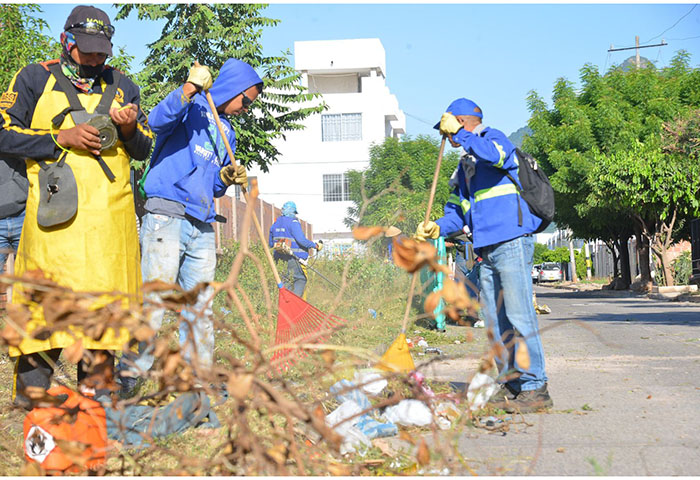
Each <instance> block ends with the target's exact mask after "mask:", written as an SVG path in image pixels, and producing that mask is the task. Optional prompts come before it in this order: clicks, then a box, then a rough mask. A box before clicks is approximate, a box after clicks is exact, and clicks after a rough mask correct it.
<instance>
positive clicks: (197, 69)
mask: <svg viewBox="0 0 700 480" xmlns="http://www.w3.org/2000/svg"><path fill="white" fill-rule="evenodd" d="M187 82H189V83H191V84H192V85H194V86H195V87H197V88H200V89H203V90H209V89H210V88H211V86H212V85H213V84H214V81H213V80H212V78H211V72H210V71H209V67H207V66H205V65H200V64H199V63H197V62H195V63H194V67H192V68H190V76H189V77H187Z"/></svg>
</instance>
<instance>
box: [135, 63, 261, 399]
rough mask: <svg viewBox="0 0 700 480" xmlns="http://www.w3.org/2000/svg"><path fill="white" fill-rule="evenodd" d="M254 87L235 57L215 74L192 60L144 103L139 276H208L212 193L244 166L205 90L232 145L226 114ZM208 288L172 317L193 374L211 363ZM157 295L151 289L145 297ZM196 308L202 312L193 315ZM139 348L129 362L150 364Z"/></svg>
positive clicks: (242, 108) (255, 91) (211, 269)
mask: <svg viewBox="0 0 700 480" xmlns="http://www.w3.org/2000/svg"><path fill="white" fill-rule="evenodd" d="M262 88H263V81H262V80H261V79H260V77H259V76H258V74H257V73H256V72H255V70H254V69H253V67H252V66H250V65H249V64H247V63H246V62H243V61H241V60H237V59H235V58H230V59H228V60H226V62H225V63H224V64H223V66H222V67H221V70H220V71H219V76H218V77H217V79H216V81H213V80H212V76H211V73H210V72H209V68H208V67H206V66H203V65H199V64H198V63H196V62H195V64H194V66H193V67H192V68H191V69H190V71H189V76H188V78H187V80H186V81H185V83H184V84H183V85H182V86H180V87H179V88H177V89H175V90H173V91H172V92H170V94H168V96H166V97H165V98H164V99H163V100H161V101H160V103H158V105H156V106H155V107H154V108H153V110H152V111H151V113H150V115H149V116H148V121H149V124H150V126H151V128H152V130H153V132H154V133H155V134H156V135H157V137H156V144H155V147H154V150H153V155H152V157H151V162H150V164H149V167H148V170H147V171H146V173H145V174H144V177H145V180H142V182H143V190H144V192H145V195H146V203H145V205H144V208H145V209H146V212H147V213H146V215H144V217H143V224H142V227H141V251H142V252H143V256H142V260H141V270H142V274H143V281H144V282H149V281H155V280H161V281H163V282H167V283H176V282H177V283H178V284H179V285H180V286H181V287H182V288H183V289H185V290H191V289H192V288H194V287H195V286H196V285H197V284H198V283H200V282H212V281H213V280H214V273H215V268H216V242H215V234H214V227H213V226H212V223H213V222H215V221H216V220H217V214H216V211H215V210H214V197H221V196H223V195H224V194H225V193H226V190H227V189H228V187H229V186H231V185H234V184H236V185H246V184H247V183H248V177H247V175H246V171H245V168H244V166H243V165H234V163H232V160H233V159H231V158H229V155H228V154H227V152H226V147H225V144H224V141H223V139H222V138H221V135H220V134H219V130H218V128H217V125H216V119H215V118H214V117H213V114H212V112H211V109H210V108H209V104H208V102H207V98H206V96H205V95H206V91H207V90H208V91H209V93H210V94H211V97H212V100H213V102H214V105H215V106H216V113H215V115H217V116H218V117H219V120H220V121H221V124H222V126H223V130H224V132H225V134H226V137H227V138H228V142H229V143H230V145H231V149H232V150H233V152H235V151H236V132H235V131H234V129H233V127H232V126H231V122H229V120H228V116H230V115H234V116H235V115H240V114H242V113H244V112H246V111H247V110H248V109H249V108H250V106H251V104H252V103H253V102H254V101H255V99H256V98H257V96H258V95H259V94H260V93H261V92H262ZM211 296H212V289H211V287H209V288H207V289H205V290H203V291H202V292H200V293H199V295H198V297H197V300H196V304H195V305H194V307H193V308H187V309H184V308H183V311H182V319H181V320H180V345H181V346H182V348H183V352H184V357H185V359H186V360H187V361H188V362H190V364H192V365H193V367H194V369H195V373H196V374H198V376H199V377H201V376H202V375H199V374H200V373H202V374H204V373H206V372H207V371H208V370H210V369H211V367H212V365H213V363H214V324H213V320H212V307H211V301H210V299H211ZM158 298H159V295H157V294H152V296H151V297H150V299H153V300H157V299H158ZM147 300H148V298H147ZM202 310H203V311H204V314H203V315H195V313H194V312H196V311H202ZM164 313H165V312H164V309H157V310H156V311H154V313H153V314H152V316H151V318H150V322H151V328H153V329H154V330H158V329H159V328H160V326H161V323H162V320H163V314H164ZM144 349H145V346H144V345H143V344H142V345H140V346H139V350H140V351H141V355H140V356H139V359H138V360H137V361H136V362H135V365H134V362H132V369H133V367H137V370H140V371H147V370H149V369H150V368H151V366H152V364H153V360H154V358H153V353H152V349H153V347H152V346H150V347H149V348H148V349H147V350H146V351H143V350H144ZM121 380H122V389H123V390H124V389H127V390H128V388H129V387H133V386H135V379H133V377H131V378H130V377H128V376H127V377H123V378H122V379H121Z"/></svg>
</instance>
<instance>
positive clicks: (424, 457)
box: [416, 438, 430, 466]
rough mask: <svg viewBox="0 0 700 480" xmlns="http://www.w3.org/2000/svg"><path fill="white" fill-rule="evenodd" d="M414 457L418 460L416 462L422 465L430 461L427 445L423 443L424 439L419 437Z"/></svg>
mask: <svg viewBox="0 0 700 480" xmlns="http://www.w3.org/2000/svg"><path fill="white" fill-rule="evenodd" d="M416 459H417V460H418V464H419V465H422V466H425V465H428V464H429V463H430V450H429V449H428V445H427V444H426V443H425V439H423V438H421V440H420V445H418V453H417V454H416Z"/></svg>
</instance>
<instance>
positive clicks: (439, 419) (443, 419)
mask: <svg viewBox="0 0 700 480" xmlns="http://www.w3.org/2000/svg"><path fill="white" fill-rule="evenodd" d="M435 416H436V419H435V423H437V424H438V427H440V429H441V430H448V429H450V428H451V427H452V424H453V423H454V422H455V421H456V420H457V419H458V418H459V416H460V412H459V409H458V408H457V406H456V405H455V404H454V403H452V402H441V403H439V404H438V405H436V406H435Z"/></svg>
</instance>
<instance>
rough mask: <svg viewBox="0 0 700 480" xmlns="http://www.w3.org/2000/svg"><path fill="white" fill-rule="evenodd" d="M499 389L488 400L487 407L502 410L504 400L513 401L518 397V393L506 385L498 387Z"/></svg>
mask: <svg viewBox="0 0 700 480" xmlns="http://www.w3.org/2000/svg"><path fill="white" fill-rule="evenodd" d="M499 387H500V388H499V389H498V391H496V393H494V394H493V395H492V396H491V398H490V399H489V406H492V407H495V408H503V405H505V403H504V402H505V401H506V399H508V401H513V400H514V399H515V397H517V396H518V392H516V391H514V390H513V389H511V387H509V386H508V384H507V383H502V384H500V385H499Z"/></svg>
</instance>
